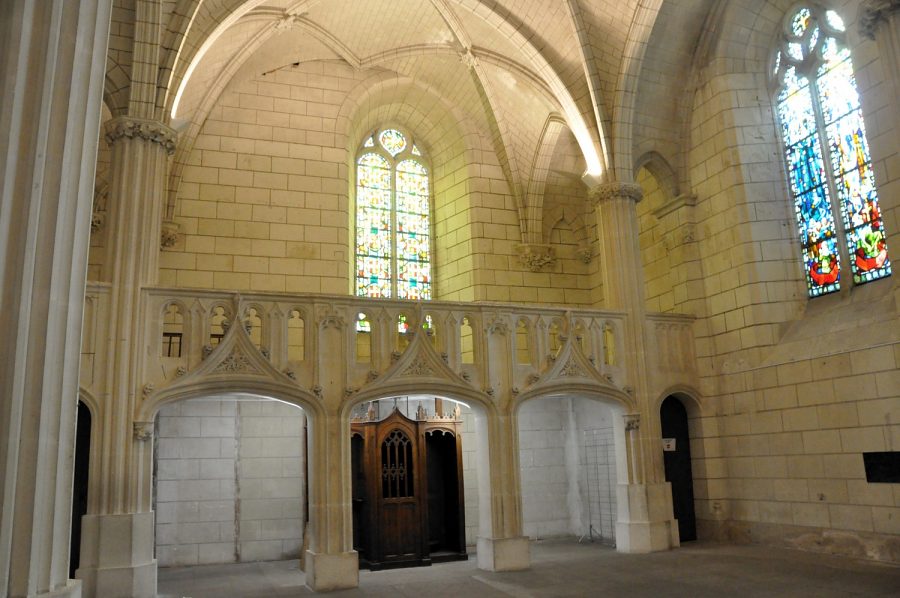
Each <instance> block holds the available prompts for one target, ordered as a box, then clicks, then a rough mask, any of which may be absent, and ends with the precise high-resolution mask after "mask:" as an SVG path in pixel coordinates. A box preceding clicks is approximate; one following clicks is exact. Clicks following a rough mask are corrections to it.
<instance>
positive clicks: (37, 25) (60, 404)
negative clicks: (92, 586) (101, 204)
mask: <svg viewBox="0 0 900 598" xmlns="http://www.w3.org/2000/svg"><path fill="white" fill-rule="evenodd" d="M111 5H112V1H111V0H82V1H81V2H65V1H63V0H55V1H50V0H47V1H45V2H32V1H29V0H8V1H7V2H5V3H4V6H3V9H2V13H3V14H2V18H0V281H2V282H0V284H2V287H0V297H2V307H0V329H2V330H3V331H4V333H5V334H6V335H7V336H6V339H5V342H4V343H3V346H2V349H0V471H2V472H3V474H2V478H0V595H3V596H7V595H8V596H14V597H18V596H40V595H46V594H51V593H52V594H53V595H56V596H65V595H69V596H77V595H78V594H79V592H80V587H79V585H78V584H77V582H74V581H72V580H68V564H69V532H70V523H71V519H70V517H71V509H72V499H71V494H72V467H73V454H74V448H75V446H74V445H75V442H74V440H75V434H74V432H75V410H76V409H75V408H76V405H77V400H78V372H79V357H80V348H81V347H80V345H81V343H80V335H81V315H82V310H83V305H84V282H85V275H86V272H87V248H88V242H89V228H90V218H91V202H92V200H93V185H94V169H95V166H96V159H97V158H96V156H97V145H96V140H97V137H98V127H99V120H100V107H101V102H102V92H103V77H104V70H105V65H106V44H107V39H108V37H109V23H110V11H111Z"/></svg>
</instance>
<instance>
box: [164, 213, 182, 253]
mask: <svg viewBox="0 0 900 598" xmlns="http://www.w3.org/2000/svg"><path fill="white" fill-rule="evenodd" d="M180 228H181V227H180V226H179V224H178V223H177V222H174V221H172V220H164V221H163V224H162V230H161V231H160V233H159V246H160V248H161V249H171V248H173V247H175V245H176V244H177V243H178V235H179V233H180Z"/></svg>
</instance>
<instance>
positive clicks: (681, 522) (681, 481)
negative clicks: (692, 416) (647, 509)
mask: <svg viewBox="0 0 900 598" xmlns="http://www.w3.org/2000/svg"><path fill="white" fill-rule="evenodd" d="M659 415H660V422H661V427H662V437H663V461H664V464H665V470H666V481H667V482H669V483H670V484H671V485H672V510H673V511H674V515H675V519H677V520H678V534H679V537H680V539H681V541H682V542H690V541H691V540H696V539H697V519H696V516H695V515H694V478H693V475H692V474H691V443H690V433H689V432H688V416H687V410H686V409H685V407H684V404H683V403H682V402H681V401H680V400H679V399H678V398H677V397H675V396H669V397H666V399H665V400H664V401H663V402H662V405H661V406H660V408H659Z"/></svg>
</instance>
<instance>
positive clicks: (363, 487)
mask: <svg viewBox="0 0 900 598" xmlns="http://www.w3.org/2000/svg"><path fill="white" fill-rule="evenodd" d="M435 403H436V410H435V413H438V414H441V413H442V411H441V408H440V404H441V401H440V399H438V400H436V401H435ZM375 419H376V416H375V414H374V410H373V409H371V408H370V410H369V412H368V414H367V416H366V417H365V418H359V419H355V420H353V421H352V422H351V425H350V434H351V450H352V476H353V547H354V549H355V550H356V551H357V552H359V564H360V567H363V568H369V569H372V570H376V569H384V568H389V567H411V566H420V565H430V564H431V563H432V562H440V561H449V560H464V559H466V558H467V555H466V540H465V527H466V526H465V512H464V508H465V505H464V500H463V474H462V440H461V438H460V430H461V427H462V425H461V421H460V418H459V408H458V407H457V408H456V409H455V410H454V411H453V412H452V413H451V414H448V415H437V416H434V417H429V416H427V415H426V412H425V410H424V409H423V408H422V407H420V408H419V410H418V413H417V415H416V420H412V419H409V418H408V417H406V416H405V415H403V414H402V413H401V412H400V411H399V410H397V408H396V407H395V408H394V409H393V411H392V413H391V414H390V415H389V416H388V417H386V418H385V419H383V420H380V421H374V420H375Z"/></svg>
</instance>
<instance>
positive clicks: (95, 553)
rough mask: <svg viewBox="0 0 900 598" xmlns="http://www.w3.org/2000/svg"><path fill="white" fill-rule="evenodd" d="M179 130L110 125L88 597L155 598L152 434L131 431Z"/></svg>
mask: <svg viewBox="0 0 900 598" xmlns="http://www.w3.org/2000/svg"><path fill="white" fill-rule="evenodd" d="M175 138H176V135H175V132H174V131H173V130H172V129H170V128H169V127H168V126H166V125H164V124H163V123H160V122H155V121H151V120H145V119H139V118H134V117H130V116H123V117H118V118H115V119H113V120H111V121H109V122H108V123H107V124H106V139H107V141H108V142H109V145H110V149H111V155H110V187H109V204H108V210H109V218H108V221H107V223H108V226H109V242H108V247H107V251H108V256H107V259H106V263H107V264H108V265H109V271H108V273H107V274H108V278H107V280H108V282H109V283H110V303H109V305H110V308H109V313H108V314H107V318H108V321H109V337H108V338H109V341H108V343H107V347H106V354H105V356H104V360H105V368H104V371H105V376H104V379H103V390H102V392H101V393H100V400H101V401H103V403H104V404H105V405H106V408H105V409H104V410H103V418H102V421H101V422H99V424H100V425H99V428H100V429H99V431H98V432H99V437H98V439H99V443H98V444H99V447H98V450H100V451H101V454H102V456H103V458H102V459H101V462H102V467H101V471H100V472H99V476H97V478H96V479H98V480H100V484H99V488H98V492H99V497H98V498H99V500H97V501H96V502H94V501H92V504H95V505H97V509H98V511H97V512H89V513H88V514H87V515H85V516H84V519H83V531H82V540H81V565H82V566H81V568H79V570H78V572H77V577H78V578H79V579H82V580H84V590H85V594H86V595H88V596H155V595H156V559H155V558H154V557H153V548H154V518H153V511H152V505H151V504H150V493H149V492H148V489H149V484H148V480H149V476H150V469H149V468H148V467H147V455H148V451H147V450H146V447H145V445H144V444H145V443H146V442H147V441H148V440H151V439H152V429H150V430H149V431H148V430H146V429H145V427H140V426H139V428H140V429H138V428H136V427H135V426H134V423H135V422H134V421H133V415H134V413H135V412H136V409H137V406H138V402H139V401H140V400H142V395H141V389H142V387H143V382H142V380H141V376H142V373H141V371H140V364H141V363H142V356H141V348H142V347H144V346H145V345H146V343H147V342H149V340H148V339H144V338H143V336H144V332H143V331H144V321H145V317H146V314H145V311H144V309H145V308H144V305H143V302H142V298H141V289H142V287H144V286H148V285H153V284H155V283H156V280H157V276H158V271H159V266H158V262H159V250H160V235H161V224H162V210H163V205H164V197H165V188H166V170H167V161H168V157H169V156H170V155H171V154H172V153H173V152H174V150H175Z"/></svg>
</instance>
